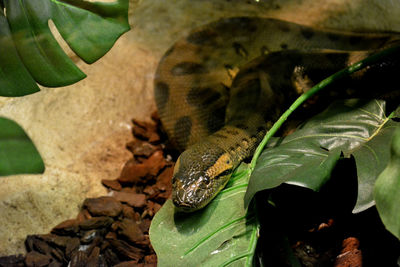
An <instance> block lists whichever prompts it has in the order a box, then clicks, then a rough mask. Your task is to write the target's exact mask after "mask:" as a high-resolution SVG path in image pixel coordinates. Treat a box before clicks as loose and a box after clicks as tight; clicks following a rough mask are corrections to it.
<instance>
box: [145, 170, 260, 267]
mask: <svg viewBox="0 0 400 267" xmlns="http://www.w3.org/2000/svg"><path fill="white" fill-rule="evenodd" d="M249 174H250V172H249V169H248V167H247V165H245V164H242V165H241V167H239V170H238V171H236V173H235V174H234V175H233V176H232V178H231V180H230V181H229V183H228V185H227V186H226V188H225V189H224V190H223V191H222V192H220V193H219V194H218V196H217V197H216V198H215V199H214V200H213V201H212V202H211V203H210V204H209V205H208V206H206V207H205V208H204V209H202V210H200V211H197V212H195V213H190V214H187V213H175V210H174V205H173V204H172V201H171V200H168V201H167V202H166V203H165V204H164V205H163V207H162V208H161V209H160V210H159V211H158V213H157V214H156V215H155V217H154V218H153V220H152V223H151V227H150V239H151V244H152V245H153V247H154V250H155V251H156V253H157V258H158V265H159V266H227V265H230V264H232V266H252V259H253V255H254V251H255V247H256V243H257V239H258V230H259V224H258V221H257V220H256V217H255V213H254V211H250V212H248V213H247V212H246V210H245V208H244V203H243V197H244V194H245V192H246V187H247V182H248V178H249Z"/></svg>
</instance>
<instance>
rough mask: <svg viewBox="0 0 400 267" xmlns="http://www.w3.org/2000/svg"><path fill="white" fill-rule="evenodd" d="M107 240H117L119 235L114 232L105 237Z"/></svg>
mask: <svg viewBox="0 0 400 267" xmlns="http://www.w3.org/2000/svg"><path fill="white" fill-rule="evenodd" d="M105 238H106V239H117V234H116V233H114V232H108V233H107V234H106V236H105Z"/></svg>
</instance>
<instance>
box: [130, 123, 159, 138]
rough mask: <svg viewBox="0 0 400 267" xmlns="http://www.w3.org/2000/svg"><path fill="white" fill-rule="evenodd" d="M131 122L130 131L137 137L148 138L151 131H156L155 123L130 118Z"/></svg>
mask: <svg viewBox="0 0 400 267" xmlns="http://www.w3.org/2000/svg"><path fill="white" fill-rule="evenodd" d="M132 123H133V127H132V133H133V135H134V136H135V137H137V138H140V139H143V140H149V139H150V136H151V135H152V134H153V133H157V125H156V124H155V123H152V122H146V121H139V120H135V119H133V120H132Z"/></svg>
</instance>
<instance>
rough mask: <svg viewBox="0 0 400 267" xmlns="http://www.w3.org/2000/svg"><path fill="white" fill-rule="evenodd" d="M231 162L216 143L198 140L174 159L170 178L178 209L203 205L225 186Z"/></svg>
mask: <svg viewBox="0 0 400 267" xmlns="http://www.w3.org/2000/svg"><path fill="white" fill-rule="evenodd" d="M233 169H234V164H233V163H232V160H231V158H230V156H229V154H228V153H227V152H225V151H224V150H223V149H221V148H219V147H218V146H216V145H215V144H214V145H211V144H207V143H206V144H204V143H199V144H196V145H194V146H192V147H190V148H189V149H187V150H186V151H184V152H183V153H182V154H181V155H180V156H179V158H178V160H177V162H176V165H175V169H174V175H173V177H172V189H173V191H172V201H173V203H174V205H175V206H176V207H177V208H178V210H180V211H184V212H192V211H195V210H198V209H201V208H203V207H204V206H206V205H207V204H208V203H209V202H210V201H211V200H212V199H213V198H214V197H215V196H216V195H217V193H218V192H219V191H221V189H222V188H223V187H224V186H225V185H226V183H227V182H228V180H229V178H230V176H231V175H232V172H233Z"/></svg>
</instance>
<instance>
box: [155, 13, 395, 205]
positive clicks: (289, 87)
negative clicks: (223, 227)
mask: <svg viewBox="0 0 400 267" xmlns="http://www.w3.org/2000/svg"><path fill="white" fill-rule="evenodd" d="M394 39H398V35H391V34H390V35H389V34H368V35H365V34H357V33H339V32H333V31H326V30H319V29H313V28H309V27H305V26H301V25H298V24H294V23H289V22H284V21H279V20H274V19H266V18H245V17H235V18H227V19H226V18H225V19H221V20H219V21H216V22H213V23H211V24H207V25H205V26H203V27H200V28H198V29H195V30H193V31H192V32H190V33H189V35H187V36H185V37H184V38H182V39H180V40H179V41H177V42H176V43H175V44H174V45H173V46H172V47H171V48H170V49H169V50H168V51H167V52H166V53H165V55H164V57H163V58H162V59H161V61H160V63H159V66H158V69H157V72H156V76H155V99H156V103H157V107H158V110H159V114H160V117H161V121H162V123H163V125H164V127H165V129H166V131H167V134H168V135H169V138H170V140H171V141H172V142H173V143H174V144H175V146H176V147H177V148H178V149H179V150H181V151H184V152H183V153H182V154H181V155H180V157H179V158H178V160H177V162H176V166H175V169H174V175H173V180H172V183H173V194H172V199H173V202H174V204H175V206H176V207H178V208H179V209H180V210H182V211H189V212H190V211H194V210H198V209H200V208H203V207H204V206H205V205H207V204H208V203H209V202H210V201H211V199H212V198H214V197H215V196H216V194H217V193H218V192H219V191H220V190H221V189H222V188H223V187H224V186H225V185H226V183H227V182H228V180H229V178H230V176H231V174H232V172H233V171H234V169H235V168H236V167H237V166H238V165H239V163H240V162H241V161H243V160H244V159H245V158H248V157H250V156H251V155H252V154H253V152H254V150H255V148H256V146H257V145H258V143H259V142H260V141H261V139H262V138H263V136H264V134H265V132H266V130H267V129H268V128H269V127H271V125H272V123H273V122H274V121H275V120H276V119H277V118H278V116H279V115H280V114H281V112H282V111H284V110H285V108H286V107H287V103H288V101H291V100H293V99H294V98H295V97H296V96H298V95H299V94H300V93H302V92H304V91H305V90H307V89H309V88H310V86H312V85H314V84H315V83H316V82H319V81H320V80H322V79H323V78H325V77H326V76H328V75H329V74H331V73H333V72H335V71H337V70H339V69H341V68H343V67H344V66H347V65H348V64H349V63H352V62H355V61H357V60H359V59H362V58H363V57H365V56H367V55H368V54H370V52H368V51H373V50H376V49H379V48H381V47H383V46H385V45H387V44H388V43H390V42H392V41H393V40H394ZM322 49H324V50H322ZM297 50H302V51H303V52H299V51H297ZM333 50H336V51H333ZM349 51H358V52H349ZM360 51H361V52H360ZM363 51H364V52H363ZM246 63H247V65H245V64H246ZM239 69H241V71H240V72H239V73H238V70H239ZM356 78H357V77H356Z"/></svg>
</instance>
